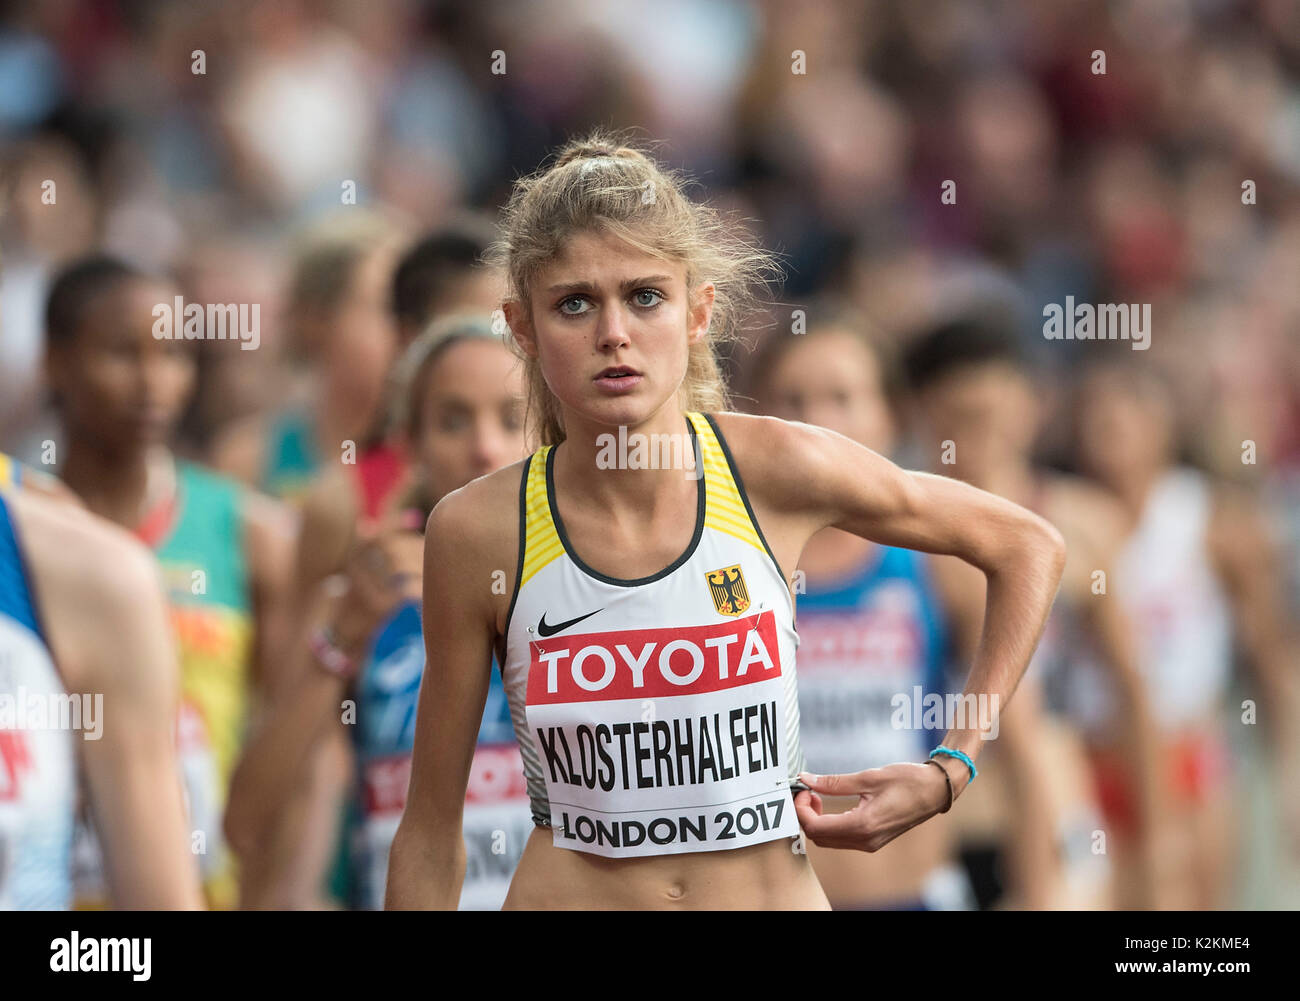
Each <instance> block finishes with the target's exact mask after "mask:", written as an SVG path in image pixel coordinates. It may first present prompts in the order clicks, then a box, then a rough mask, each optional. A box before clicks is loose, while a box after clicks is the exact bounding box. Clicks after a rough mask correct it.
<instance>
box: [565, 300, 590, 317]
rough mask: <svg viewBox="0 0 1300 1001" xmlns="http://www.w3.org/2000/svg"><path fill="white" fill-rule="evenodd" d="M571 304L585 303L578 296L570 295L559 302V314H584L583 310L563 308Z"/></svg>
mask: <svg viewBox="0 0 1300 1001" xmlns="http://www.w3.org/2000/svg"><path fill="white" fill-rule="evenodd" d="M571 302H578V303H585V302H586V300H585V299H584V298H583V297H582V296H580V295H571V296H569V297H568V298H567V299H562V300H560V312H561V313H563V314H564V315H565V316H581V315H582V314H583V313H585V312H586V310H585V309H583V310H571V309H565V308H564V307H565V306H566V305H568V304H569V303H571Z"/></svg>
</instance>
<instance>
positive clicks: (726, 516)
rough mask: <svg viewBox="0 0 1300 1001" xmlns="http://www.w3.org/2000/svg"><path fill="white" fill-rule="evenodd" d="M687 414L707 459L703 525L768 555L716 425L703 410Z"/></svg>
mask: <svg viewBox="0 0 1300 1001" xmlns="http://www.w3.org/2000/svg"><path fill="white" fill-rule="evenodd" d="M686 416H687V419H689V420H690V422H691V424H692V426H694V428H695V434H696V436H697V437H698V438H699V442H700V453H701V459H702V460H703V463H704V527H705V528H712V529H715V530H717V531H719V532H725V533H726V534H727V535H730V536H732V537H734V538H737V539H740V541H742V542H747V543H749V544H750V545H751V546H753V547H754V548H755V549H757V550H758V551H759V552H760V553H762V554H763V555H765V556H766V555H767V548H766V547H765V546H764V545H763V540H762V539H760V538H759V537H758V532H757V531H756V530H755V529H754V522H753V521H752V520H751V519H750V517H749V512H748V511H746V510H745V502H744V500H743V499H742V498H741V496H740V490H739V488H738V487H737V486H736V481H735V479H734V478H733V477H732V475H731V467H730V466H729V465H728V464H727V457H726V455H725V454H724V453H723V451H722V445H721V444H720V443H719V442H718V436H717V435H715V434H714V433H713V427H712V426H711V425H710V424H709V422H708V421H707V420H706V419H705V417H704V415H703V414H701V413H698V412H696V411H689V412H688V413H687V414H686Z"/></svg>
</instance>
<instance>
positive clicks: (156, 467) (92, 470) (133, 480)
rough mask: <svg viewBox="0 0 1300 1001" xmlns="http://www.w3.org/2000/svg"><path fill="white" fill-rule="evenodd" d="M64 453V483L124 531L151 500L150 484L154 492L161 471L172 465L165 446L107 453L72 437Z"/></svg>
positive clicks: (101, 515) (133, 522) (98, 513)
mask: <svg viewBox="0 0 1300 1001" xmlns="http://www.w3.org/2000/svg"><path fill="white" fill-rule="evenodd" d="M64 451H65V453H66V456H67V458H66V461H65V462H64V465H63V469H62V472H61V475H62V478H63V481H64V482H65V483H67V484H68V486H69V487H71V488H72V489H73V491H74V492H75V493H76V494H77V495H78V496H79V497H80V498H81V499H82V501H84V502H85V504H86V506H87V507H88V508H89V509H90V510H91V511H93V512H94V513H95V514H97V515H99V516H100V517H102V518H107V519H108V520H109V521H112V522H115V523H117V524H118V525H121V526H122V527H123V528H127V529H134V528H135V527H136V525H137V524H138V523H139V521H140V516H141V513H142V512H143V510H144V509H145V508H146V506H147V505H148V503H149V502H150V501H151V500H152V499H153V498H151V496H150V493H151V491H150V487H151V484H152V485H153V486H154V487H155V492H156V488H157V484H158V483H159V482H160V480H161V479H162V477H161V476H160V475H159V472H160V469H161V467H162V465H163V464H164V463H170V462H171V453H170V452H169V451H168V450H167V447H166V446H165V445H156V446H152V447H146V448H140V449H135V450H129V451H124V452H110V451H107V450H105V449H103V448H99V447H97V446H94V445H90V444H87V443H86V442H85V441H84V440H79V439H77V438H71V439H70V440H69V441H68V443H67V445H66V446H65V449H64ZM151 471H152V473H153V475H152V476H151Z"/></svg>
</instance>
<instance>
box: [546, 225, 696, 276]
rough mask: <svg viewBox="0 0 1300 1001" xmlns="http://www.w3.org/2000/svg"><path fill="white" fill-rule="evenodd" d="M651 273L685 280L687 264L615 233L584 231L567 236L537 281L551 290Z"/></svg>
mask: <svg viewBox="0 0 1300 1001" xmlns="http://www.w3.org/2000/svg"><path fill="white" fill-rule="evenodd" d="M650 275H661V276H666V277H670V278H678V279H683V280H684V275H685V265H684V264H682V263H681V262H680V261H674V260H670V259H668V258H665V257H660V256H656V255H654V254H650V253H647V252H646V251H644V250H641V249H640V248H639V247H634V246H632V244H630V243H628V242H627V241H626V240H623V239H622V238H620V237H618V236H616V235H614V234H612V233H606V232H601V231H591V230H584V231H582V232H578V233H574V234H573V235H571V236H569V237H568V238H567V239H565V241H564V242H563V243H562V244H561V245H560V250H559V252H558V253H557V254H556V255H555V256H554V257H553V258H551V260H549V261H548V262H546V263H545V264H543V265H542V267H541V268H540V269H539V270H538V272H537V277H536V279H535V283H536V286H537V287H538V288H540V289H542V290H547V289H549V287H550V286H551V285H554V284H562V283H576V282H586V283H590V284H592V285H617V284H619V283H620V282H624V281H628V280H631V279H634V278H641V277H648V276H650Z"/></svg>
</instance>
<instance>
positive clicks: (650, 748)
mask: <svg viewBox="0 0 1300 1001" xmlns="http://www.w3.org/2000/svg"><path fill="white" fill-rule="evenodd" d="M530 650H531V663H530V666H529V672H528V692H527V706H526V710H527V719H528V729H529V734H530V738H531V739H532V741H533V743H534V746H535V747H536V749H537V753H538V756H539V758H540V759H541V762H542V774H543V777H544V779H545V781H546V787H547V793H548V796H549V798H550V807H551V825H552V828H553V832H554V839H555V844H556V845H557V846H558V847H561V848H569V849H574V850H577V851H584V852H590V853H592V854H596V855H603V856H606V857H609V858H635V857H640V856H648V855H670V854H678V853H682V852H698V851H721V850H725V849H730V848H743V847H745V846H748V845H753V844H760V843H762V842H765V841H772V840H775V839H776V838H781V837H793V836H794V835H796V834H798V832H799V825H798V821H797V819H796V817H795V815H794V803H793V801H792V798H791V795H790V786H789V775H788V771H787V769H788V767H789V762H788V761H787V755H788V752H787V750H786V735H785V694H784V686H783V683H782V670H783V665H782V664H781V661H780V650H779V646H778V643H777V634H776V624H775V618H774V613H773V612H772V611H770V610H769V611H764V612H760V613H758V614H756V615H751V616H748V617H746V618H743V619H733V620H729V621H726V622H717V623H711V624H709V625H704V626H691V627H686V628H675V629H631V630H620V631H615V632H602V633H586V634H579V635H566V636H559V637H555V638H553V639H546V640H538V641H534V642H532V643H531V644H530ZM792 667H793V665H791V669H792Z"/></svg>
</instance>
